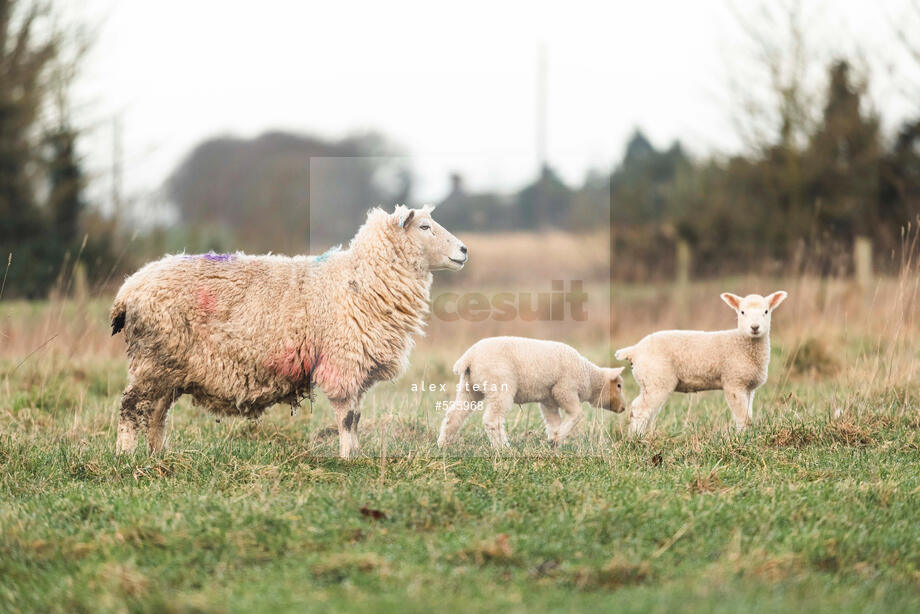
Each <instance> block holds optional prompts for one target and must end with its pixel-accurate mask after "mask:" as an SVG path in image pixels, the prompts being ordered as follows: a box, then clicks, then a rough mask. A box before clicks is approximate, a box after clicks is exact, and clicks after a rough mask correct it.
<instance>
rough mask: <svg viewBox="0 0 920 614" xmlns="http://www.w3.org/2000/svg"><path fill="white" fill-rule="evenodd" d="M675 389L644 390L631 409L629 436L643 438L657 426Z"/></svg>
mask: <svg viewBox="0 0 920 614" xmlns="http://www.w3.org/2000/svg"><path fill="white" fill-rule="evenodd" d="M672 391H673V388H670V387H669V388H665V389H657V390H651V389H648V388H643V389H642V391H641V392H640V393H639V396H637V397H636V398H635V399H634V400H633V402H632V404H631V405H630V407H629V434H630V435H638V436H639V437H641V436H642V435H645V433H646V432H648V430H649V429H650V428H652V426H653V425H654V424H655V418H657V417H658V412H660V411H661V408H662V406H663V405H664V403H665V401H667V400H668V395H669V394H671V392H672Z"/></svg>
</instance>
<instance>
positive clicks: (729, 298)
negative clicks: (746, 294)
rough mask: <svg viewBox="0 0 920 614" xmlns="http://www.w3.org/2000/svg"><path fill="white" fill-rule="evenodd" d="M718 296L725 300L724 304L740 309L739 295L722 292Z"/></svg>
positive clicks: (736, 309)
mask: <svg viewBox="0 0 920 614" xmlns="http://www.w3.org/2000/svg"><path fill="white" fill-rule="evenodd" d="M719 296H721V297H722V300H723V301H725V304H726V305H728V306H729V307H731V308H732V309H734V310H735V311H738V310H739V309H741V297H740V296H738V295H737V294H732V293H731V292H723V293H722V294H720V295H719Z"/></svg>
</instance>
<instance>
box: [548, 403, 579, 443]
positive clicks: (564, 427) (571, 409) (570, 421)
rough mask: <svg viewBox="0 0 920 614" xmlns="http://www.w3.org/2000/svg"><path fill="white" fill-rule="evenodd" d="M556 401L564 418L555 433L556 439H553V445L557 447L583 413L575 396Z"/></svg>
mask: <svg viewBox="0 0 920 614" xmlns="http://www.w3.org/2000/svg"><path fill="white" fill-rule="evenodd" d="M556 400H557V401H558V402H559V405H560V406H561V407H562V411H563V412H565V418H563V419H562V422H561V423H560V424H559V429H558V430H557V431H556V437H554V438H553V443H554V444H556V445H559V444H560V443H562V441H563V440H564V439H565V438H566V437H568V436H569V433H571V432H572V429H574V428H575V426H576V425H577V424H578V423H579V422H581V419H582V418H583V417H584V415H585V413H584V411H583V410H582V409H581V402H580V401H579V400H578V397H577V396H573V397H566V398H562V399H559V398H557V399H556Z"/></svg>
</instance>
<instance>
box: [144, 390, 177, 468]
mask: <svg viewBox="0 0 920 614" xmlns="http://www.w3.org/2000/svg"><path fill="white" fill-rule="evenodd" d="M175 400H176V395H175V394H174V393H170V394H168V395H166V396H164V397H161V398H160V399H159V400H157V402H156V403H154V405H153V411H151V412H150V415H149V416H148V417H147V450H149V452H150V453H151V454H155V453H157V452H160V451H162V450H163V448H164V447H165V445H166V416H167V415H168V414H169V408H170V407H172V404H173V402H174V401H175Z"/></svg>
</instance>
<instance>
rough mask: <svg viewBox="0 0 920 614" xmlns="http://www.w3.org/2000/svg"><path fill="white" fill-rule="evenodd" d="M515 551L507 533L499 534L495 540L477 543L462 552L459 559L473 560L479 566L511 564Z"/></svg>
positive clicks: (458, 556)
mask: <svg viewBox="0 0 920 614" xmlns="http://www.w3.org/2000/svg"><path fill="white" fill-rule="evenodd" d="M513 557H514V550H513V549H512V547H511V538H510V537H509V536H508V534H507V533H499V534H498V535H496V536H495V537H494V538H493V539H487V540H483V541H480V542H477V543H476V544H474V545H473V546H472V547H470V548H467V549H465V550H461V551H460V552H459V553H458V555H457V558H459V559H460V560H461V561H468V560H472V561H473V562H474V563H476V564H477V565H485V564H486V563H511V562H512V561H513Z"/></svg>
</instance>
